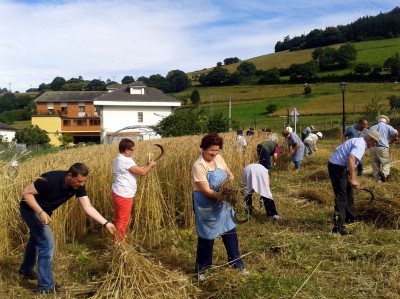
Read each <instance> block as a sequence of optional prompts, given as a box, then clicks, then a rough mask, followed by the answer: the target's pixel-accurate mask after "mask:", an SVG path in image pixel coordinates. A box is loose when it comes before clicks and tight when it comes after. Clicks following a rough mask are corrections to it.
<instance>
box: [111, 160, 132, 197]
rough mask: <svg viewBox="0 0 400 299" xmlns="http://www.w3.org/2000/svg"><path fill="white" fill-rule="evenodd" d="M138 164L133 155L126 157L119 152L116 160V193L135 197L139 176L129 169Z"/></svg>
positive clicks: (113, 187)
mask: <svg viewBox="0 0 400 299" xmlns="http://www.w3.org/2000/svg"><path fill="white" fill-rule="evenodd" d="M135 165H137V164H136V163H135V161H133V159H132V158H131V157H125V156H124V155H122V154H119V155H118V156H117V158H115V160H114V165H113V175H114V184H112V190H113V192H114V193H115V194H117V195H119V196H121V197H125V198H133V197H135V195H136V191H137V176H136V175H135V174H133V173H131V172H130V171H129V168H131V167H132V166H135Z"/></svg>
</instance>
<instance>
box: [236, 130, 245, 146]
mask: <svg viewBox="0 0 400 299" xmlns="http://www.w3.org/2000/svg"><path fill="white" fill-rule="evenodd" d="M236 134H237V137H236V142H237V146H238V148H239V149H240V150H241V151H244V150H245V149H246V145H247V142H246V139H245V138H244V137H243V131H242V130H237V131H236Z"/></svg>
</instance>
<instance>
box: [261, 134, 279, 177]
mask: <svg viewBox="0 0 400 299" xmlns="http://www.w3.org/2000/svg"><path fill="white" fill-rule="evenodd" d="M280 152H281V148H280V147H279V145H278V143H277V142H276V141H274V140H267V141H263V142H261V143H260V144H258V145H257V156H258V163H260V164H261V165H262V166H264V167H265V168H267V169H268V170H271V157H272V159H273V161H276V160H278V155H279V154H280Z"/></svg>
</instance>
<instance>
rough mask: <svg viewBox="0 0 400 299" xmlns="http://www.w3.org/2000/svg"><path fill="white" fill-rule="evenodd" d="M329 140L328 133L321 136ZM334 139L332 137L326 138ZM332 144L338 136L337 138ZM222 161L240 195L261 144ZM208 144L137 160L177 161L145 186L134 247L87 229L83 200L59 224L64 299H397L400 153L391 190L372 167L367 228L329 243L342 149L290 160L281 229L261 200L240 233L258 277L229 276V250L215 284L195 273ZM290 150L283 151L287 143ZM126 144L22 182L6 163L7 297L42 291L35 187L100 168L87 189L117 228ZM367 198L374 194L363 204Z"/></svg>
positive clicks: (29, 173) (232, 151) (277, 179)
mask: <svg viewBox="0 0 400 299" xmlns="http://www.w3.org/2000/svg"><path fill="white" fill-rule="evenodd" d="M316 129H317V130H319V128H318V127H317V128H316ZM323 133H325V131H323ZM326 135H328V132H327V133H326ZM223 136H224V138H225V145H224V149H223V151H222V155H223V157H224V158H225V160H226V162H227V164H228V166H229V167H230V168H231V169H232V171H233V173H234V174H235V181H236V182H237V183H238V184H239V183H240V177H241V170H242V169H243V167H244V166H245V165H247V164H249V163H252V162H255V161H256V160H255V158H256V157H255V148H256V145H257V144H258V143H259V142H260V141H262V140H263V138H264V137H263V136H262V135H261V134H256V136H254V137H252V138H247V141H248V143H249V144H248V147H247V150H246V152H245V154H242V153H241V152H239V151H238V150H237V147H236V144H235V137H236V136H235V134H234V133H233V132H232V133H226V134H223ZM201 138H202V136H190V137H181V138H168V139H161V140H158V141H157V142H155V141H150V142H144V141H141V142H138V143H137V145H136V152H134V154H133V158H134V159H135V161H136V162H137V163H138V164H139V165H143V164H145V163H146V162H147V161H149V160H151V159H154V157H156V156H157V155H158V153H159V150H158V148H157V147H156V146H154V143H160V144H162V145H163V146H164V148H165V150H166V153H165V155H164V156H163V157H162V158H161V159H160V160H159V161H158V162H157V167H156V171H152V172H150V173H149V174H148V175H147V176H145V177H142V178H140V179H139V187H138V193H137V197H136V199H135V211H134V212H133V215H132V216H133V221H132V223H131V226H130V230H129V231H130V233H129V237H128V242H127V244H126V246H114V245H113V240H112V238H111V237H110V236H109V235H108V234H107V233H106V232H105V231H104V230H103V228H102V227H101V225H99V224H98V223H94V222H92V221H90V220H88V219H87V218H86V217H85V215H84V214H83V212H82V211H81V209H80V208H79V204H78V203H77V202H76V200H75V199H71V200H70V201H69V202H68V204H66V205H64V206H62V207H61V208H59V209H58V210H57V211H56V212H55V213H54V214H53V217H52V218H53V222H52V224H51V225H52V229H53V232H54V236H55V239H56V251H55V260H54V265H53V273H54V278H55V281H56V282H57V283H59V284H61V285H62V286H63V287H64V289H63V291H62V292H61V293H60V294H57V296H56V297H55V298H150V297H151V298H293V297H295V298H398V294H399V293H400V287H399V283H398V278H399V277H400V234H399V225H400V221H399V216H400V201H399V198H398V194H399V193H400V187H399V184H398V179H399V177H400V173H399V170H398V168H399V165H400V151H399V146H398V145H397V144H394V145H393V146H392V153H391V155H392V161H393V166H392V175H391V177H390V180H389V181H388V182H386V183H382V184H377V183H375V182H374V181H373V180H372V178H371V166H370V162H369V158H368V156H367V157H365V158H364V166H365V168H366V174H365V176H363V177H362V178H361V183H362V185H363V187H365V188H369V189H371V190H372V191H373V192H374V194H375V200H374V201H372V202H370V201H369V197H368V194H366V193H365V192H356V193H355V197H356V208H357V211H358V214H359V215H360V220H361V221H360V222H357V223H355V224H353V225H352V226H351V227H350V228H351V229H352V230H353V231H354V232H355V234H354V235H352V236H340V235H336V234H332V233H330V230H331V227H332V215H333V212H332V211H333V193H332V189H331V186H330V181H329V179H328V176H327V169H326V164H327V160H328V158H329V156H330V155H331V153H332V151H333V149H334V148H335V147H336V146H337V145H338V144H339V142H340V141H339V138H334V139H323V140H322V141H321V142H319V144H318V151H316V153H315V155H314V156H313V157H308V158H307V159H305V160H304V161H303V163H302V168H301V171H300V173H298V174H292V172H291V168H292V167H293V166H292V164H290V163H287V161H282V157H283V155H282V156H281V160H280V161H279V163H278V165H276V166H275V169H274V170H273V171H272V174H271V188H272V192H273V194H274V198H275V201H276V205H277V210H278V212H279V214H280V216H281V218H282V220H281V221H279V222H273V221H272V220H269V219H266V217H265V211H264V208H261V207H259V204H258V201H257V197H255V198H254V204H255V206H256V210H255V213H254V215H253V216H252V218H251V219H250V221H249V222H248V223H246V224H242V225H239V226H238V236H239V242H240V250H241V254H242V255H243V260H244V262H245V264H246V267H247V269H248V270H249V271H250V276H246V277H244V276H242V275H240V274H239V273H238V272H237V271H236V270H234V269H230V268H229V266H227V265H226V260H227V258H226V253H225V249H224V248H223V244H222V241H221V240H220V239H217V240H216V242H215V248H214V259H213V265H214V268H213V269H211V270H210V271H209V273H207V279H206V280H205V281H202V282H198V281H197V277H196V275H195V273H194V263H195V254H196V243H197V236H196V232H195V228H194V215H193V210H192V199H191V186H190V169H191V166H192V163H193V162H194V161H195V159H196V158H197V157H198V156H199V155H200V148H199V144H200V140H201ZM282 142H283V141H282V140H281V143H282ZM117 152H118V150H117V146H116V145H98V146H90V147H81V148H76V149H71V150H66V151H63V152H60V153H57V154H52V155H47V156H44V157H37V158H32V159H31V160H28V161H27V162H25V163H22V164H21V165H20V166H19V169H18V173H17V172H16V171H15V169H10V167H9V164H8V161H4V162H2V165H1V166H2V167H1V170H2V173H1V176H2V177H1V183H0V184H1V191H0V201H1V205H0V215H1V216H0V239H1V240H2V242H1V244H0V254H1V255H0V256H1V258H0V264H1V267H0V287H1V288H0V296H1V297H2V298H6V297H8V298H34V297H36V282H31V281H26V280H23V279H21V278H20V277H19V275H18V273H17V270H18V268H19V263H20V262H21V260H22V255H23V251H24V246H25V243H26V241H27V238H28V230H27V228H26V226H25V224H24V223H23V222H22V220H21V218H20V215H19V211H18V202H19V200H20V194H21V191H22V189H23V188H24V186H25V185H27V184H29V183H31V182H32V181H34V180H35V179H36V178H37V177H38V176H39V175H40V174H41V173H43V172H46V171H49V170H54V169H67V168H68V167H69V166H70V165H71V164H73V163H75V162H83V163H85V164H87V165H88V166H89V168H90V174H89V179H88V183H87V190H88V194H89V197H90V198H91V200H92V204H93V205H94V206H95V207H96V208H97V209H98V210H99V211H100V212H101V213H102V214H104V215H105V216H106V218H107V219H110V220H112V219H113V212H114V211H113V205H112V200H111V192H110V190H111V189H110V187H111V184H112V163H113V160H114V158H115V156H116V155H117ZM364 193H365V194H364Z"/></svg>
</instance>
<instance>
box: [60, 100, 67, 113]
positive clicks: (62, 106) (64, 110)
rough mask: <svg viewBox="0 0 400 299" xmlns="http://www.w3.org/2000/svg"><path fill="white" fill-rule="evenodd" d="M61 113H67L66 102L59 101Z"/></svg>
mask: <svg viewBox="0 0 400 299" xmlns="http://www.w3.org/2000/svg"><path fill="white" fill-rule="evenodd" d="M61 114H64V115H65V114H68V103H61Z"/></svg>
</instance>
